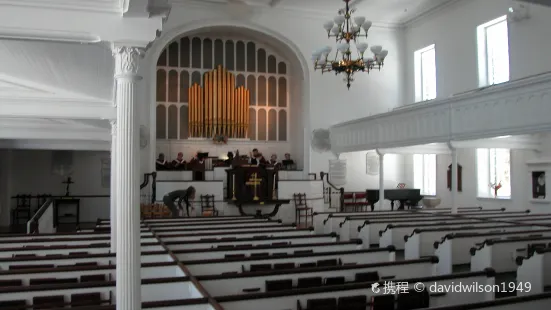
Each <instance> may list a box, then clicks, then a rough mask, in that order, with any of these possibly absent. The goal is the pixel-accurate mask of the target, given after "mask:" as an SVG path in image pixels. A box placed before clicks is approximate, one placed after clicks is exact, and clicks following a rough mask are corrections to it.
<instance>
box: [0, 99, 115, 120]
mask: <svg viewBox="0 0 551 310" xmlns="http://www.w3.org/2000/svg"><path fill="white" fill-rule="evenodd" d="M0 117H19V118H64V119H105V120H115V119H116V118H117V109H116V108H115V107H114V106H113V103H112V102H104V101H91V100H90V101H85V100H78V99H64V98H55V97H54V98H23V97H21V98H0Z"/></svg>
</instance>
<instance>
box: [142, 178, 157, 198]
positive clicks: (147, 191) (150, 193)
mask: <svg viewBox="0 0 551 310" xmlns="http://www.w3.org/2000/svg"><path fill="white" fill-rule="evenodd" d="M150 179H151V182H150V181H149V180H150ZM156 192H157V172H156V171H153V172H151V173H144V174H143V182H142V184H140V203H143V204H150V203H155V200H156V196H155V195H156Z"/></svg>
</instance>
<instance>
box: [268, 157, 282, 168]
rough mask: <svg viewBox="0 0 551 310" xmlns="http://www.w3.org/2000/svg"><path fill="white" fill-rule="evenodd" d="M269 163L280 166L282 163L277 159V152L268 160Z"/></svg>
mask: <svg viewBox="0 0 551 310" xmlns="http://www.w3.org/2000/svg"><path fill="white" fill-rule="evenodd" d="M268 164H269V165H271V166H274V167H275V166H279V165H281V163H280V162H279V161H277V155H276V154H272V156H271V157H270V160H269V161H268Z"/></svg>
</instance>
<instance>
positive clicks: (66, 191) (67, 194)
mask: <svg viewBox="0 0 551 310" xmlns="http://www.w3.org/2000/svg"><path fill="white" fill-rule="evenodd" d="M61 183H62V184H67V186H66V187H65V196H69V186H71V184H74V183H75V182H73V181H72V180H71V177H68V178H67V180H66V181H63V182H61Z"/></svg>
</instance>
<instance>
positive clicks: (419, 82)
mask: <svg viewBox="0 0 551 310" xmlns="http://www.w3.org/2000/svg"><path fill="white" fill-rule="evenodd" d="M431 51H432V52H433V56H434V57H433V59H432V61H433V62H434V76H432V77H431V80H432V81H433V83H434V93H433V94H430V95H432V96H427V94H425V87H424V86H425V85H424V81H425V76H424V75H423V72H424V71H425V70H424V69H423V67H424V64H423V54H425V53H427V52H431ZM413 55H414V56H413V57H414V67H415V68H414V70H415V79H414V80H415V102H421V101H428V100H434V99H436V96H437V93H438V92H437V89H436V87H437V80H436V45H435V44H431V45H428V46H425V47H423V48H422V49H419V50H417V51H415V52H414V53H413ZM425 97H427V98H425Z"/></svg>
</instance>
